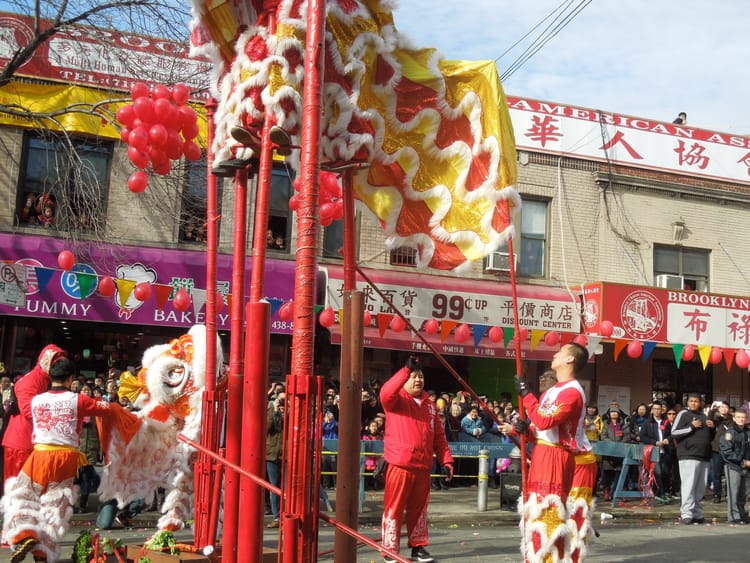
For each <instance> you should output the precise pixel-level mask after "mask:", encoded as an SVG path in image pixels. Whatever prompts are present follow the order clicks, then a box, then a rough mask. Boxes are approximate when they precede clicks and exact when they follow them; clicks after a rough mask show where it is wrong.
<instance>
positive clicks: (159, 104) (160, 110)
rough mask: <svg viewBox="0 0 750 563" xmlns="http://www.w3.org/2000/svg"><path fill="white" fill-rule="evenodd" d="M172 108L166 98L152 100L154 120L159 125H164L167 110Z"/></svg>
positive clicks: (167, 113)
mask: <svg viewBox="0 0 750 563" xmlns="http://www.w3.org/2000/svg"><path fill="white" fill-rule="evenodd" d="M173 107H174V106H173V105H172V102H170V101H169V99H167V98H159V99H157V100H154V113H155V114H156V120H157V121H158V122H159V123H162V124H164V125H166V123H165V121H166V119H167V116H168V115H169V110H170V109H171V108H173Z"/></svg>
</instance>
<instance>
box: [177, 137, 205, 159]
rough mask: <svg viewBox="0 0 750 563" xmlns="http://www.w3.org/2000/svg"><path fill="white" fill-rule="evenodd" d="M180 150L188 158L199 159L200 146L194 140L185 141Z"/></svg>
mask: <svg viewBox="0 0 750 563" xmlns="http://www.w3.org/2000/svg"><path fill="white" fill-rule="evenodd" d="M182 152H183V154H184V155H185V158H187V159H188V160H193V161H195V160H200V159H201V148H200V147H199V146H198V145H197V144H196V143H195V141H185V144H184V145H183V147H182Z"/></svg>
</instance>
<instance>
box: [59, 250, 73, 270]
mask: <svg viewBox="0 0 750 563" xmlns="http://www.w3.org/2000/svg"><path fill="white" fill-rule="evenodd" d="M75 264H76V257H75V256H73V253H72V252H71V251H70V250H63V251H62V252H60V254H58V255H57V265H58V266H60V267H61V268H62V269H63V270H66V271H67V270H70V269H71V268H72V267H73V266H75Z"/></svg>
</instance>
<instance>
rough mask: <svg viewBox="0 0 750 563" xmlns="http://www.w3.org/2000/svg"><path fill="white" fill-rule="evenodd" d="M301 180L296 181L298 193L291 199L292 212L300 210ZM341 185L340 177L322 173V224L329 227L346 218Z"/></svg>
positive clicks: (320, 196) (320, 198) (320, 195)
mask: <svg viewBox="0 0 750 563" xmlns="http://www.w3.org/2000/svg"><path fill="white" fill-rule="evenodd" d="M299 190H300V178H297V179H296V180H295V181H294V191H295V192H297V193H296V194H294V195H293V196H292V197H291V198H290V199H289V208H290V209H291V210H292V211H297V209H299ZM341 197H342V196H341V184H339V180H338V176H337V175H336V174H334V173H333V172H325V171H323V172H321V173H320V194H319V198H318V199H319V202H320V224H321V225H323V226H324V227H327V226H329V225H330V224H331V223H333V222H334V221H338V220H339V219H341V218H342V217H343V216H344V200H343V199H341Z"/></svg>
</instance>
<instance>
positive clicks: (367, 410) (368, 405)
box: [362, 388, 383, 426]
mask: <svg viewBox="0 0 750 563" xmlns="http://www.w3.org/2000/svg"><path fill="white" fill-rule="evenodd" d="M381 412H383V405H381V404H380V399H378V396H377V395H375V394H374V393H373V392H372V390H371V389H369V388H368V389H364V390H363V391H362V426H364V425H365V424H367V423H368V422H369V421H370V420H372V419H373V418H375V417H376V416H377V415H378V413H381Z"/></svg>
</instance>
